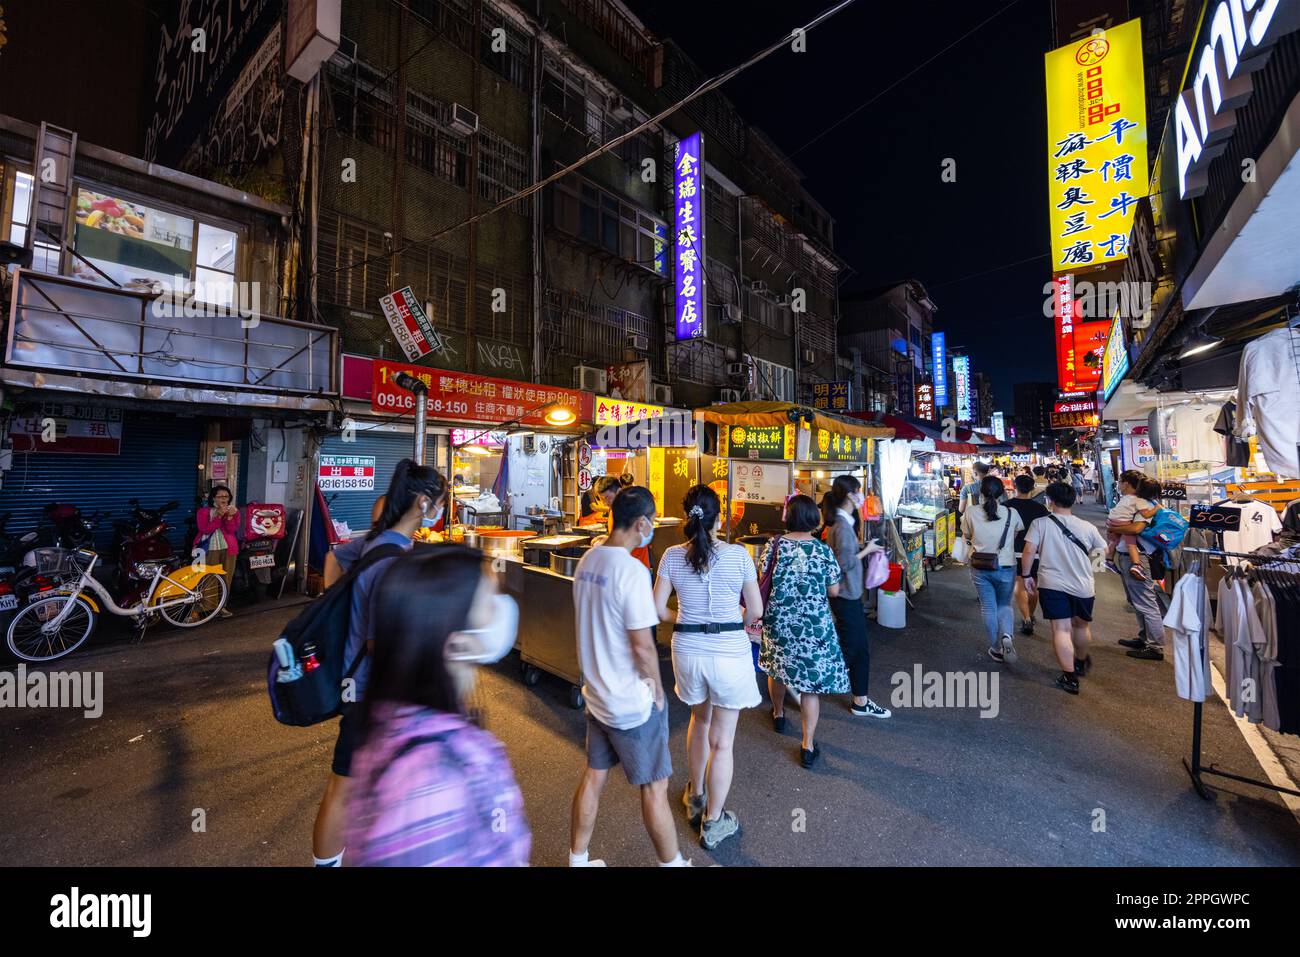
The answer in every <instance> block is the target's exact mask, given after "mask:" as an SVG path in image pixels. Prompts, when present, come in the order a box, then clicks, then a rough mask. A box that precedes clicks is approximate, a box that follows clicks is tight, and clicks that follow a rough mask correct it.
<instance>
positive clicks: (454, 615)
mask: <svg viewBox="0 0 1300 957" xmlns="http://www.w3.org/2000/svg"><path fill="white" fill-rule="evenodd" d="M371 614H372V619H373V621H374V625H375V629H374V631H375V634H376V635H377V636H379V637H378V639H377V640H376V641H375V650H374V664H373V666H372V670H371V674H370V683H369V686H368V688H367V692H366V703H365V712H364V718H363V722H364V733H365V743H364V744H363V745H362V746H361V748H360V749H359V750H358V751H357V752H356V754H355V755H354V756H353V759H352V778H351V780H352V782H353V783H352V787H351V788H350V789H349V791H348V805H347V818H348V824H347V831H348V840H347V847H348V856H349V863H353V864H357V865H360V866H363V867H365V866H371V867H374V866H386V867H525V866H527V864H528V853H529V849H530V847H531V845H532V836H531V834H530V832H529V830H528V821H527V820H526V818H525V817H524V802H523V797H522V796H521V795H520V793H519V788H518V786H517V785H516V784H515V779H514V773H513V771H512V770H511V768H510V762H509V761H508V760H507V759H506V753H505V748H503V747H502V746H501V743H500V742H499V741H498V740H497V739H496V738H495V737H493V736H492V735H491V734H489V733H488V732H487V731H484V730H483V729H482V728H480V727H478V726H477V725H476V724H475V723H474V722H473V720H472V719H471V718H470V717H469V716H468V715H467V713H466V707H465V701H466V700H467V699H468V698H469V696H470V694H471V692H472V691H473V688H474V681H475V672H476V670H477V668H476V666H477V665H479V664H485V663H488V662H492V661H497V660H499V659H501V658H502V657H504V656H505V655H506V653H507V652H509V651H510V649H511V647H513V645H514V634H515V630H516V626H517V625H518V621H519V610H518V608H517V607H515V605H514V602H513V600H512V599H510V598H509V597H508V596H506V595H502V594H500V593H499V592H498V591H497V587H496V581H495V577H494V576H493V575H491V574H490V573H489V571H488V567H487V566H486V565H485V564H484V562H483V555H482V553H481V552H479V551H477V550H474V549H469V548H460V547H456V546H451V545H446V546H441V547H439V548H436V549H429V550H427V551H420V552H416V553H413V554H410V555H408V556H406V557H404V558H400V559H397V560H396V561H394V563H393V564H392V566H391V567H390V568H389V569H388V570H387V571H385V572H384V575H383V577H382V578H381V579H380V582H379V585H378V588H377V589H376V592H375V596H374V600H373V608H372V612H371Z"/></svg>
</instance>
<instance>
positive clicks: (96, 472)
mask: <svg viewBox="0 0 1300 957" xmlns="http://www.w3.org/2000/svg"><path fill="white" fill-rule="evenodd" d="M202 429H203V422H202V421H201V420H199V419H181V418H176V417H174V416H169V415H166V414H159V413H149V414H145V413H138V412H127V413H126V414H125V415H124V416H123V421H122V452H121V454H120V455H58V454H50V453H46V452H27V453H18V454H16V455H14V457H13V468H11V469H10V470H9V471H8V472H5V473H4V486H3V488H0V512H12V513H13V516H12V517H11V518H10V519H9V524H8V525H7V530H8V531H9V532H10V533H13V532H25V531H29V530H31V529H34V528H36V527H37V525H38V523H39V522H40V520H41V519H42V517H43V512H44V508H45V506H46V505H48V504H50V503H51V502H61V503H68V504H72V505H76V506H77V507H78V508H80V509H81V511H82V514H83V515H90V514H93V513H94V512H96V511H98V512H99V513H100V521H99V528H98V529H97V530H96V533H95V547H96V550H97V551H99V552H100V553H102V554H104V556H105V557H106V558H111V556H109V555H108V549H109V547H110V545H111V543H112V540H113V519H117V518H121V519H125V518H129V517H130V514H131V506H130V504H129V500H130V499H132V498H138V499H139V500H140V504H141V505H142V506H144V507H145V508H155V507H157V506H159V505H162V504H164V503H165V502H169V501H171V500H173V499H175V500H176V501H177V502H179V503H180V507H179V508H177V509H175V510H174V511H171V512H168V513H167V516H166V517H167V524H168V525H170V526H171V530H170V532H169V533H168V536H167V537H168V539H169V540H170V541H171V543H172V544H173V545H174V546H175V547H176V548H177V550H178V551H180V552H181V553H182V554H183V553H185V552H186V551H188V549H186V548H185V545H186V542H185V534H186V527H187V523H188V520H189V519H190V518H191V517H192V516H193V515H194V510H195V500H196V496H197V495H198V462H199V437H200V433H201V432H202Z"/></svg>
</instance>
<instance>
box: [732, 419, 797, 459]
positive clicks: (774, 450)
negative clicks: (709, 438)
mask: <svg viewBox="0 0 1300 957" xmlns="http://www.w3.org/2000/svg"><path fill="white" fill-rule="evenodd" d="M794 449H795V434H794V423H793V422H791V423H790V424H789V425H731V426H722V427H719V429H718V455H719V456H720V457H722V458H732V459H764V460H769V461H770V460H789V459H791V458H792V457H793V455H794Z"/></svg>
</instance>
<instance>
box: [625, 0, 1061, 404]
mask: <svg viewBox="0 0 1300 957" xmlns="http://www.w3.org/2000/svg"><path fill="white" fill-rule="evenodd" d="M625 2H627V4H628V6H629V8H630V9H632V10H634V11H635V12H636V13H637V15H638V16H639V17H641V18H642V20H643V22H645V24H646V25H647V26H648V27H649V28H650V29H651V30H652V31H654V32H655V33H656V34H658V35H660V36H665V37H672V38H673V39H674V40H676V41H677V42H678V43H679V44H680V45H681V46H682V47H683V49H685V50H686V51H687V53H689V54H690V56H691V57H693V58H694V59H695V60H696V62H697V63H699V64H700V66H701V67H702V68H703V69H704V70H705V71H706V72H707V73H708V74H710V75H713V74H716V73H720V72H722V71H723V70H725V69H728V68H730V67H732V66H734V65H736V64H737V63H739V62H741V61H743V60H744V59H747V58H748V57H749V56H750V55H752V54H753V53H755V52H756V51H757V50H759V49H760V48H762V47H763V46H766V45H768V44H770V43H772V42H773V41H775V40H776V39H777V38H778V37H780V36H781V35H782V34H783V33H785V32H787V31H788V30H790V29H791V28H792V27H795V26H799V25H802V24H804V23H806V22H808V21H809V20H811V19H812V18H813V17H815V16H816V15H817V14H818V13H820V12H821V11H822V10H824V9H826V8H828V7H829V6H831V5H832V0H811V2H810V0H790V2H784V3H781V4H779V5H778V4H755V3H753V2H752V0H748V2H745V0H708V2H700V0H690V2H681V0H625ZM1006 2H1007V0H980V2H976V3H972V2H969V0H964V2H963V0H909V2H902V3H896V2H891V0H857V2H856V3H854V4H853V5H852V6H850V7H848V8H847V9H845V10H843V11H841V12H840V13H838V14H837V15H836V16H835V17H833V18H832V19H831V20H829V21H827V22H826V23H825V24H823V25H822V26H820V27H818V28H817V29H816V30H814V31H812V32H811V33H810V34H809V35H808V51H807V52H806V53H800V54H796V53H792V52H790V51H789V50H780V51H778V52H776V53H774V54H772V56H770V57H769V58H768V59H766V60H764V61H763V62H762V63H760V64H758V65H757V66H755V67H751V68H750V69H749V70H748V71H746V72H745V73H743V74H741V75H740V76H739V77H737V78H736V79H734V80H732V81H731V82H730V83H728V84H727V85H726V86H724V87H723V92H724V93H726V94H727V96H728V97H730V98H731V100H732V101H733V102H734V103H735V104H736V105H737V107H738V108H739V110H740V112H741V114H742V115H743V116H744V117H745V118H746V119H747V120H749V121H750V122H753V123H755V124H757V125H758V126H760V127H762V128H763V129H764V130H765V131H766V132H767V133H768V135H769V136H771V137H772V139H773V140H775V142H776V143H777V144H778V145H779V146H780V147H781V148H782V149H783V150H784V151H785V152H786V153H787V154H788V155H790V156H791V158H792V159H793V160H794V162H795V164H796V165H797V166H798V167H799V168H800V169H801V170H802V171H803V172H804V174H805V175H806V179H805V185H806V186H807V187H808V189H809V190H810V191H811V192H812V194H813V195H814V196H815V197H816V198H817V200H818V201H819V202H820V203H821V204H822V205H823V206H825V207H826V209H827V210H828V211H829V212H830V213H831V215H832V216H833V217H834V218H835V220H836V226H835V230H836V236H835V245H836V249H837V251H838V252H839V253H840V255H841V256H843V257H844V258H845V259H846V260H847V261H848V262H849V263H850V265H851V266H852V267H853V269H854V270H855V271H856V272H855V274H854V275H853V277H852V278H851V279H850V280H849V282H848V284H847V285H846V287H845V288H846V289H848V290H852V289H855V288H868V287H871V286H875V285H881V284H884V283H888V282H891V281H893V280H897V279H905V278H915V279H919V280H920V281H921V282H922V283H923V284H924V285H925V287H926V288H927V289H928V290H929V292H930V294H931V297H932V298H933V300H934V301H935V303H936V305H938V307H939V313H938V315H937V316H936V320H937V324H938V327H939V328H941V329H944V330H946V331H947V333H948V345H949V347H950V348H951V347H955V346H965V347H967V349H968V350H969V352H970V354H971V356H972V366H973V368H974V370H975V371H977V372H980V371H982V372H984V373H986V374H990V375H991V376H992V377H993V381H994V384H995V393H996V394H995V398H996V400H997V402H998V407H999V408H1001V409H1004V410H1007V411H1010V409H1011V391H1012V385H1013V384H1014V383H1016V382H1021V381H1026V380H1044V381H1050V380H1052V379H1053V378H1054V377H1055V373H1054V369H1053V361H1054V360H1053V350H1052V331H1051V322H1050V320H1048V319H1046V318H1044V316H1043V314H1042V305H1043V298H1044V297H1043V294H1042V289H1043V284H1044V283H1045V282H1046V281H1047V280H1048V279H1049V277H1050V268H1051V265H1050V258H1049V254H1048V225H1047V185H1046V182H1045V175H1046V166H1045V159H1044V141H1045V140H1046V137H1047V132H1046V117H1045V105H1044V93H1043V54H1044V53H1046V52H1047V50H1049V49H1050V48H1051V47H1052V46H1053V45H1054V44H1053V42H1052V36H1051V10H1050V2H1049V0H1018V2H1016V3H1014V4H1013V5H1012V6H1011V7H1010V8H1009V9H1007V10H1006V11H1005V12H1004V13H1002V14H1001V15H999V16H998V17H997V18H995V19H993V20H991V21H990V22H989V23H987V24H985V25H984V26H983V27H980V28H979V30H977V31H975V32H974V33H971V35H970V36H968V37H966V38H965V39H962V40H961V41H960V42H959V43H957V45H956V46H955V47H953V49H952V50H951V51H949V52H948V53H946V54H944V55H943V56H941V57H939V58H938V59H936V60H935V61H934V62H933V63H931V64H929V65H928V66H925V67H924V68H922V69H921V70H920V71H919V72H917V73H916V74H915V75H913V76H911V77H909V78H908V79H906V80H904V81H902V82H901V83H900V84H899V85H898V86H897V87H895V88H894V89H893V90H891V91H890V92H888V93H886V94H884V95H883V96H881V97H880V98H879V99H877V100H875V102H874V103H872V104H871V105H870V106H868V107H866V108H865V109H863V110H862V111H861V112H859V113H857V114H856V115H854V116H852V117H851V118H849V119H848V120H847V121H845V122H844V123H842V124H841V125H840V126H838V127H836V128H835V129H834V130H833V131H831V132H830V133H827V134H826V135H825V136H823V137H822V138H820V139H818V140H817V141H816V142H815V143H812V144H811V145H809V141H810V140H812V139H813V138H814V137H816V136H817V135H818V134H819V133H822V132H823V131H825V130H826V129H827V128H828V127H830V126H832V125H833V124H834V123H835V122H836V121H838V120H840V119H842V118H844V117H845V115H846V114H848V113H850V112H851V111H852V110H854V109H855V108H857V107H858V106H860V105H861V104H863V103H865V102H867V101H868V100H870V99H871V98H872V97H874V96H876V95H877V94H879V93H880V91H881V90H883V89H885V88H886V87H888V86H889V85H890V84H891V83H893V82H895V81H896V80H898V79H899V77H901V76H903V75H904V74H906V73H907V72H908V71H909V70H912V69H914V68H916V67H917V66H918V65H919V64H921V63H922V62H923V61H925V60H926V59H928V58H929V57H931V56H934V55H935V54H936V53H938V52H939V51H940V50H942V49H943V48H944V47H946V46H948V45H949V44H950V43H953V41H955V40H957V39H958V38H959V37H962V36H963V35H964V34H967V33H970V31H972V30H973V29H974V28H975V27H976V25H977V24H979V23H980V22H981V21H983V20H985V19H986V18H987V17H989V16H991V15H992V14H993V13H995V12H996V11H998V10H999V9H1001V8H1002V7H1003V6H1005V4H1006ZM947 157H951V158H953V159H955V160H956V173H957V179H956V182H955V183H944V182H942V180H941V178H940V173H941V164H942V163H943V161H944V159H945V158H947ZM1025 260H1027V261H1025ZM1017 262H1019V263H1020V265H1014V266H1013V265H1011V264H1013V263H1017ZM999 267H1008V268H999ZM980 274H982V275H980Z"/></svg>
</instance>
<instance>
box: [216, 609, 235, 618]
mask: <svg viewBox="0 0 1300 957" xmlns="http://www.w3.org/2000/svg"><path fill="white" fill-rule="evenodd" d="M220 617H222V618H234V617H235V613H234V612H233V611H231V610H230V609H229V608H223V609H221V615H220Z"/></svg>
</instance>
